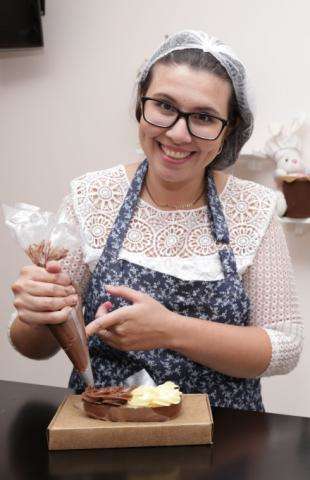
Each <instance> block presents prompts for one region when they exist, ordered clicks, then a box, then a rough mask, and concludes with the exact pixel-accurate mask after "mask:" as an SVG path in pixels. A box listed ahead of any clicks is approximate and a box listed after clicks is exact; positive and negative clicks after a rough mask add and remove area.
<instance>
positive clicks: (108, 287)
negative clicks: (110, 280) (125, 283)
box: [104, 285, 114, 290]
mask: <svg viewBox="0 0 310 480" xmlns="http://www.w3.org/2000/svg"><path fill="white" fill-rule="evenodd" d="M104 287H105V289H106V290H111V289H112V288H114V285H105V286H104Z"/></svg>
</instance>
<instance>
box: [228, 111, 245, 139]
mask: <svg viewBox="0 0 310 480" xmlns="http://www.w3.org/2000/svg"><path fill="white" fill-rule="evenodd" d="M240 122H241V119H240V117H239V115H238V117H236V118H235V119H234V121H233V123H232V124H230V123H229V124H228V127H227V128H226V130H225V134H224V139H226V138H227V137H229V135H231V134H232V132H233V131H234V130H235V129H236V128H237V127H238V125H239V124H240Z"/></svg>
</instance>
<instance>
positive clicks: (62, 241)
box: [2, 203, 94, 386]
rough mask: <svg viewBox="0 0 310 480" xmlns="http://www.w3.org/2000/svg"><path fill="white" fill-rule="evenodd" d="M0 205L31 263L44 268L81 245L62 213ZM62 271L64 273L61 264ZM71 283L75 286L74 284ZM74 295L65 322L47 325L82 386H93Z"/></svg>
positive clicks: (79, 307)
mask: <svg viewBox="0 0 310 480" xmlns="http://www.w3.org/2000/svg"><path fill="white" fill-rule="evenodd" d="M2 207H3V212H4V217H5V223H6V225H7V226H8V227H9V229H10V230H11V232H12V233H13V235H14V236H15V238H16V239H17V241H18V243H19V244H20V245H21V247H22V248H23V250H24V251H25V253H26V254H27V255H28V257H29V258H30V259H31V261H32V262H33V263H34V264H35V265H38V266H39V267H43V268H45V266H46V263H47V262H48V261H50V260H62V259H64V258H66V257H67V256H69V255H70V256H71V254H74V251H76V250H78V249H80V248H81V244H82V238H81V235H80V232H79V229H78V226H77V225H76V224H74V223H70V222H68V220H66V219H65V218H64V216H63V214H62V213H58V214H53V213H51V212H44V211H42V210H41V209H40V208H39V207H36V206H34V205H29V204H27V203H17V204H16V205H15V206H14V207H9V206H7V205H3V206H2ZM60 212H61V211H60ZM62 271H64V272H65V269H64V268H63V267H62ZM73 286H74V287H75V285H74V284H73ZM75 288H76V287H75ZM78 298H79V299H78V303H77V305H76V306H75V307H72V308H71V309H70V310H69V312H68V317H67V319H66V321H65V322H63V323H57V324H53V325H51V324H50V325H47V327H48V328H49V329H50V331H51V332H52V334H53V335H54V337H55V338H56V340H57V341H58V343H59V344H60V346H61V347H62V348H63V350H64V351H65V353H66V354H67V356H68V357H69V358H70V360H71V362H72V363H73V366H74V368H75V369H76V370H77V371H78V372H79V373H80V374H81V376H82V377H83V380H84V382H85V383H86V385H89V386H93V385H94V378H93V373H92V369H91V365H90V359H89V351H88V345H87V338H86V332H85V325H84V317H83V311H82V301H81V297H80V295H79V296H78Z"/></svg>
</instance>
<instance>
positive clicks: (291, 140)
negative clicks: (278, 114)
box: [265, 113, 306, 157]
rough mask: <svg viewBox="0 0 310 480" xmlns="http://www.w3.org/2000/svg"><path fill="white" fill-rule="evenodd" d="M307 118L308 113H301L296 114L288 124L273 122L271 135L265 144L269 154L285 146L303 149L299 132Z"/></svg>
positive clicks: (270, 127)
mask: <svg viewBox="0 0 310 480" xmlns="http://www.w3.org/2000/svg"><path fill="white" fill-rule="evenodd" d="M305 120H306V114H305V113H300V114H299V115H297V116H295V117H294V118H293V119H292V120H291V121H290V122H289V123H288V124H281V123H272V124H270V125H269V133H270V137H269V138H268V140H267V142H266V144H265V152H266V153H267V155H269V156H272V157H273V156H274V155H275V153H276V152H277V151H278V150H280V149H283V148H293V149H296V150H298V151H300V150H301V140H300V138H299V136H298V135H297V133H298V132H299V130H300V129H301V127H302V126H303V124H304V123H305Z"/></svg>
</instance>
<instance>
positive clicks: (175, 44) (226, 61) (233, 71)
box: [138, 30, 253, 169]
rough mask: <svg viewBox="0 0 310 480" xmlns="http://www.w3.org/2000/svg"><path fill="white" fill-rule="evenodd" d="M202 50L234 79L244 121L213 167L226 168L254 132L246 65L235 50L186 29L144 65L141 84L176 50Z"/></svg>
mask: <svg viewBox="0 0 310 480" xmlns="http://www.w3.org/2000/svg"><path fill="white" fill-rule="evenodd" d="M190 48H191V49H192V48H195V49H199V50H202V51H203V52H208V53H210V54H211V55H212V56H213V57H215V58H216V59H217V60H218V62H219V63H220V64H221V65H222V67H223V68H224V69H225V70H226V72H227V74H228V76H229V78H230V79H231V82H232V85H233V88H234V91H235V95H236V100H237V104H238V110H239V115H240V121H239V123H238V124H237V126H236V127H235V128H234V130H233V131H232V133H231V134H230V135H229V136H228V137H227V138H226V140H225V142H224V145H223V149H222V151H221V153H220V154H219V155H218V156H217V157H216V158H215V159H214V161H213V162H212V168H216V169H223V168H226V167H228V166H229V165H232V164H233V163H235V161H236V160H237V158H238V155H239V152H240V150H241V148H242V146H243V145H244V144H245V142H246V141H247V140H248V139H249V138H250V136H251V133H252V131H253V113H252V109H251V107H250V105H249V92H248V79H247V74H246V70H245V67H244V65H243V64H242V63H241V61H240V60H239V59H238V58H237V56H236V54H235V53H234V52H233V50H232V49H231V48H230V47H229V46H228V45H225V44H224V43H223V42H221V41H220V40H218V39H217V38H215V37H211V36H209V35H208V34H206V33H205V32H202V31H195V30H183V31H181V32H178V33H175V34H174V35H171V36H169V37H168V38H167V39H165V41H164V42H163V43H162V44H161V45H160V46H159V48H158V49H157V50H156V51H155V52H154V53H153V55H152V56H151V57H150V58H149V59H148V60H147V61H146V62H145V64H144V65H143V66H142V68H141V70H140V72H139V75H138V84H141V82H143V81H144V80H145V79H146V77H147V75H148V73H149V71H150V69H151V67H152V66H153V65H154V64H155V63H156V62H157V61H158V60H160V59H161V58H163V57H165V56H166V55H168V54H169V53H171V52H173V51H175V50H186V49H190Z"/></svg>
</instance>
